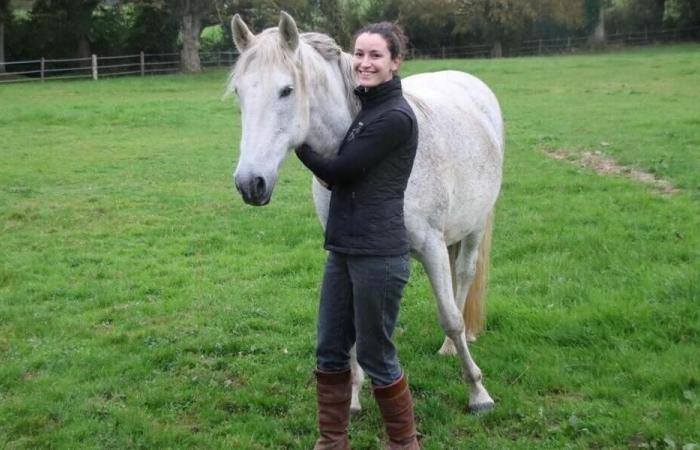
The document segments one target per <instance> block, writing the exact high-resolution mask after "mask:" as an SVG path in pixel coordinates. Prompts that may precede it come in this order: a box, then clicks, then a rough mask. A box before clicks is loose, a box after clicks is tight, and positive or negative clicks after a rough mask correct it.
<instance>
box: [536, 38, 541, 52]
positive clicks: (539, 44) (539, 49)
mask: <svg viewBox="0 0 700 450" xmlns="http://www.w3.org/2000/svg"><path fill="white" fill-rule="evenodd" d="M537 54H538V55H541V54H542V39H540V40H539V41H538V42H537Z"/></svg>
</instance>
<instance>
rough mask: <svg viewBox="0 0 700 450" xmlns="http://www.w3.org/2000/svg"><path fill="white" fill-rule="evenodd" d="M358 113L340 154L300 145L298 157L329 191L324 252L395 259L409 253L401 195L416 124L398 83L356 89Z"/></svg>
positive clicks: (395, 80) (415, 138)
mask: <svg viewBox="0 0 700 450" xmlns="http://www.w3.org/2000/svg"><path fill="white" fill-rule="evenodd" d="M355 93H356V95H358V97H359V98H360V101H361V103H362V109H361V111H360V113H359V114H358V116H357V117H356V118H355V120H354V121H353V123H352V125H351V126H350V129H349V130H348V132H347V134H346V136H345V139H344V140H343V142H342V144H341V146H340V149H339V151H338V155H337V156H336V157H335V158H332V159H327V158H324V157H322V156H321V155H319V154H317V153H315V152H314V151H313V149H311V148H310V147H308V146H306V145H302V146H301V147H300V148H298V149H297V155H298V156H299V159H301V161H302V162H303V163H304V165H306V166H307V167H308V168H309V169H310V170H311V171H312V172H313V173H314V175H316V176H317V177H318V178H320V179H321V180H322V181H324V182H325V183H327V184H328V185H329V186H330V188H331V189H332V194H331V204H330V209H329V216H328V223H327V225H326V236H325V238H326V239H325V248H326V249H328V250H333V251H337V252H340V253H347V254H362V255H397V254H402V253H405V252H407V251H408V250H409V242H408V236H407V234H406V228H405V225H404V218H403V202H404V191H405V190H406V185H407V183H408V178H409V176H410V173H411V168H412V166H413V160H414V157H415V153H416V148H417V145H418V125H417V123H416V118H415V115H414V114H413V110H412V109H411V107H410V106H409V105H408V103H407V102H406V100H405V99H404V97H403V93H402V90H401V80H400V79H399V78H398V77H394V78H393V79H392V80H390V81H387V82H385V83H382V84H380V85H379V86H376V87H373V88H369V89H365V88H363V87H359V88H357V89H356V90H355Z"/></svg>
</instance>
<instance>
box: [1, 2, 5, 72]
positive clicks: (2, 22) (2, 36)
mask: <svg viewBox="0 0 700 450" xmlns="http://www.w3.org/2000/svg"><path fill="white" fill-rule="evenodd" d="M0 73H5V19H4V17H3V16H2V14H0Z"/></svg>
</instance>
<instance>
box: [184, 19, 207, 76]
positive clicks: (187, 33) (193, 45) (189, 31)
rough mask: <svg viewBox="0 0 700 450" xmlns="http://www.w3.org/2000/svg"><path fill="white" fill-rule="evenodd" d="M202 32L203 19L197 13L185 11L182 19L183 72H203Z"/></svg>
mask: <svg viewBox="0 0 700 450" xmlns="http://www.w3.org/2000/svg"><path fill="white" fill-rule="evenodd" d="M201 32H202V19H201V17H199V16H197V15H196V14H192V13H185V14H183V15H182V17H181V19H180V33H181V35H182V50H181V51H180V64H181V66H182V67H181V68H182V71H183V72H201V71H202V64H201V61H200V59H199V35H200V33H201Z"/></svg>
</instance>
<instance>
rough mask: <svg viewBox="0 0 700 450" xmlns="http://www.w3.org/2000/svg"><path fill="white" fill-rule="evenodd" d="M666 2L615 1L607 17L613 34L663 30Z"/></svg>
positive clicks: (608, 26) (663, 0) (650, 0)
mask: <svg viewBox="0 0 700 450" xmlns="http://www.w3.org/2000/svg"><path fill="white" fill-rule="evenodd" d="M664 3H665V0H615V1H614V2H613V6H612V7H611V8H610V9H609V10H608V12H607V16H606V28H608V30H609V31H610V32H612V33H615V32H620V33H622V32H629V31H640V30H644V29H649V30H659V29H661V28H662V21H663V15H664Z"/></svg>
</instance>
